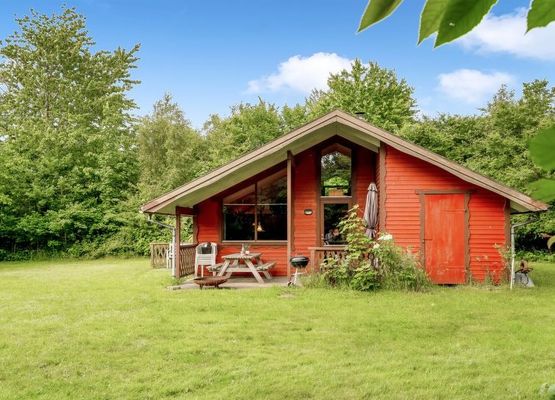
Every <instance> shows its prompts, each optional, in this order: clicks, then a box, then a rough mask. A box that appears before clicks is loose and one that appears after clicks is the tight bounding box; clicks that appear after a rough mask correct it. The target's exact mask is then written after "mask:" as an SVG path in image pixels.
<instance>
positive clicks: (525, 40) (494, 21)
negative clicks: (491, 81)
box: [455, 9, 555, 60]
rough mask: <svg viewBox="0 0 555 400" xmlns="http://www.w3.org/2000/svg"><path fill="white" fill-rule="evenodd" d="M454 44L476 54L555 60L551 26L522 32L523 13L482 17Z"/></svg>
mask: <svg viewBox="0 0 555 400" xmlns="http://www.w3.org/2000/svg"><path fill="white" fill-rule="evenodd" d="M455 43H459V44H460V45H462V46H463V47H465V48H467V49H471V50H476V51H477V52H479V53H508V54H512V55H514V56H517V57H523V58H535V59H539V60H555V45H554V43H555V24H550V25H548V26H547V27H545V28H539V29H533V30H531V31H530V32H528V33H526V10H525V9H518V10H516V11H515V12H514V13H512V14H504V15H500V16H489V15H488V16H486V18H484V20H483V21H482V22H481V23H480V24H479V25H478V26H477V27H476V28H475V29H474V30H472V31H471V32H470V33H469V34H467V35H465V36H463V37H462V38H460V39H459V40H457V41H456V42H455Z"/></svg>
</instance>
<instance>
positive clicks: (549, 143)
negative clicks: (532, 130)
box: [528, 125, 555, 171]
mask: <svg viewBox="0 0 555 400" xmlns="http://www.w3.org/2000/svg"><path fill="white" fill-rule="evenodd" d="M528 149H529V150H530V157H532V161H534V163H536V164H537V165H538V166H539V167H541V168H543V169H545V170H546V171H553V170H555V125H553V126H550V127H549V128H546V129H542V130H541V131H539V132H538V133H537V134H536V136H534V137H533V138H532V139H530V143H529V146H528Z"/></svg>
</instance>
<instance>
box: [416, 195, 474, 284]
mask: <svg viewBox="0 0 555 400" xmlns="http://www.w3.org/2000/svg"><path fill="white" fill-rule="evenodd" d="M465 196H466V195H465V194H464V193H457V194H427V195H424V210H423V211H424V238H423V239H424V255H425V257H424V258H425V265H426V271H427V272H428V275H429V276H430V278H431V280H432V282H434V283H443V284H457V283H465V281H466V273H465V270H466V269H465V252H466V242H467V241H466V238H465V236H466V235H465V227H466V215H465V208H466V199H465Z"/></svg>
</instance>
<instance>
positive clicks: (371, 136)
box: [141, 110, 549, 214]
mask: <svg viewBox="0 0 555 400" xmlns="http://www.w3.org/2000/svg"><path fill="white" fill-rule="evenodd" d="M332 136H342V137H344V138H346V139H348V140H350V141H352V142H354V143H356V144H359V145H362V146H364V147H367V148H370V149H372V150H374V151H378V149H379V146H380V143H385V144H387V145H389V146H391V147H393V148H395V149H397V150H399V151H401V152H403V153H405V154H409V155H411V156H414V157H416V158H419V159H421V160H423V161H426V162H428V163H430V164H432V165H435V166H437V167H439V168H441V169H443V170H445V171H447V172H449V173H451V174H453V175H455V176H457V177H459V178H460V179H462V180H464V181H466V182H469V183H472V184H474V185H476V186H479V187H482V188H484V189H487V190H490V191H492V192H494V193H497V194H499V195H500V196H503V197H505V198H507V199H509V200H510V201H511V207H512V208H513V209H515V210H517V211H544V210H547V208H548V207H549V206H548V205H547V204H545V203H543V202H541V201H537V200H534V199H533V198H531V197H529V196H527V195H526V194H524V193H521V192H519V191H517V190H515V189H512V188H510V187H508V186H505V185H503V184H501V183H499V182H497V181H495V180H493V179H491V178H488V177H486V176H483V175H481V174H479V173H477V172H474V171H472V170H470V169H468V168H466V167H463V166H462V165H459V164H457V163H455V162H453V161H450V160H448V159H446V158H445V157H442V156H440V155H439V154H436V153H434V152H432V151H430V150H427V149H425V148H423V147H421V146H418V145H416V144H414V143H410V142H408V141H406V140H404V139H402V138H400V137H399V136H396V135H394V134H392V133H389V132H386V131H384V130H382V129H379V128H377V127H375V126H373V125H372V124H370V123H368V122H366V121H363V120H361V119H359V118H357V117H354V116H352V115H350V114H347V113H345V112H343V111H340V110H335V111H332V112H330V113H328V114H326V115H324V116H322V117H320V118H317V119H315V120H314V121H312V122H309V123H308V124H306V125H303V126H301V127H300V128H297V129H295V130H293V131H292V132H290V133H288V134H286V135H283V136H281V137H279V138H277V139H275V140H273V141H271V142H269V143H267V144H265V145H264V146H262V147H260V148H258V149H256V150H253V151H251V152H249V153H247V154H245V155H243V156H242V157H239V158H237V159H236V160H233V161H231V162H229V163H227V164H225V165H223V166H221V167H219V168H217V169H215V170H214V171H211V172H209V173H207V174H206V175H203V176H201V177H199V178H197V179H195V180H193V181H191V182H188V183H186V184H185V185H183V186H180V187H178V188H177V189H175V190H172V191H170V192H168V193H166V194H164V195H162V196H160V197H158V198H156V199H153V200H151V201H149V202H148V203H146V204H144V205H143V206H142V207H141V211H142V212H144V213H160V214H174V213H175V207H176V206H181V207H192V206H194V205H195V204H198V203H199V202H201V201H203V200H206V199H208V198H210V197H211V196H213V195H215V194H217V193H220V192H221V191H223V190H225V189H227V188H230V187H232V186H234V185H236V184H238V183H240V182H242V181H243V180H245V179H246V178H249V177H250V176H253V175H256V174H257V173H259V172H262V171H264V170H266V169H268V168H270V167H272V166H275V165H276V164H278V163H280V162H283V161H285V160H286V159H287V152H288V151H290V152H291V153H292V154H298V153H300V152H301V151H304V150H306V149H308V148H310V147H312V146H314V145H315V144H317V143H320V142H322V141H324V140H326V139H328V138H330V137H332Z"/></svg>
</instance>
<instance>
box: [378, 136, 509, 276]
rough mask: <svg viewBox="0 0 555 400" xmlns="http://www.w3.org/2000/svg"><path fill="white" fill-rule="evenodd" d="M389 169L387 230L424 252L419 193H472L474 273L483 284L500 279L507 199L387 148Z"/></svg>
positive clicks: (471, 266)
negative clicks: (488, 276)
mask: <svg viewBox="0 0 555 400" xmlns="http://www.w3.org/2000/svg"><path fill="white" fill-rule="evenodd" d="M385 167H386V170H387V173H386V175H385V188H380V193H381V195H383V191H384V189H385V195H386V204H385V208H386V221H385V230H386V231H387V232H389V233H391V234H392V235H393V237H394V238H395V241H396V242H397V243H398V244H400V245H402V246H405V247H409V248H410V249H411V250H413V251H414V252H420V211H421V206H420V201H419V195H418V194H417V193H416V191H417V190H471V191H472V193H471V195H470V202H469V205H468V209H469V218H470V223H469V230H470V240H469V242H470V246H469V248H470V272H471V274H472V278H473V279H477V280H481V279H483V278H484V277H485V276H486V274H488V273H489V274H492V275H494V276H495V277H497V276H499V273H500V271H501V269H502V268H503V263H502V258H501V256H500V254H499V252H498V250H497V249H496V245H497V246H505V245H506V241H505V199H504V198H502V197H501V196H498V195H497V194H494V193H492V192H489V191H486V190H484V189H481V188H479V187H477V186H475V185H472V184H470V183H467V182H464V181H463V180H461V179H459V178H457V177H456V176H453V175H451V174H449V173H448V172H446V171H444V170H442V169H440V168H438V167H435V166H433V165H430V164H428V163H426V162H424V161H422V160H420V159H417V158H415V157H412V156H410V155H407V154H404V153H401V152H400V151H398V150H395V149H393V148H391V147H388V148H387V152H386V160H385Z"/></svg>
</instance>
